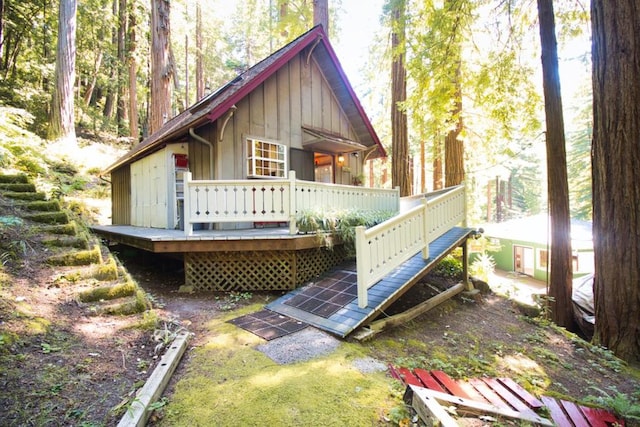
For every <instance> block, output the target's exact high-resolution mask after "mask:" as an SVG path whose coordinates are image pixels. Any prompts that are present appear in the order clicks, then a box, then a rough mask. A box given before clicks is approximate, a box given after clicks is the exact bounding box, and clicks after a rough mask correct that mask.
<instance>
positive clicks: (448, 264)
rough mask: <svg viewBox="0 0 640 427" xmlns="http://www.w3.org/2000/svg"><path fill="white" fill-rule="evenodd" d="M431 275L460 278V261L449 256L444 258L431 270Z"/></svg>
mask: <svg viewBox="0 0 640 427" xmlns="http://www.w3.org/2000/svg"><path fill="white" fill-rule="evenodd" d="M433 273H434V274H436V275H438V276H442V277H451V278H460V277H462V260H461V259H460V258H458V257H455V256H453V255H451V254H449V255H447V256H446V257H444V259H443V260H442V261H440V262H439V263H438V265H436V266H435V268H434V269H433Z"/></svg>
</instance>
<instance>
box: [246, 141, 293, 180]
mask: <svg viewBox="0 0 640 427" xmlns="http://www.w3.org/2000/svg"><path fill="white" fill-rule="evenodd" d="M247 156H248V157H247V175H249V176H250V177H257V178H263V177H276V178H284V177H285V175H286V171H287V146H286V145H283V144H278V143H275V142H268V141H261V140H259V139H247Z"/></svg>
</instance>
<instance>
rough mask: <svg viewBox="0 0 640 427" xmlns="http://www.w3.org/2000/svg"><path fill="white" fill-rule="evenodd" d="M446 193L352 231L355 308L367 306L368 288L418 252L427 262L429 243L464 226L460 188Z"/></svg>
mask: <svg viewBox="0 0 640 427" xmlns="http://www.w3.org/2000/svg"><path fill="white" fill-rule="evenodd" d="M447 190H448V191H446V192H445V191H442V190H441V191H439V192H438V193H437V194H435V195H431V196H430V195H428V194H427V195H425V197H424V198H422V199H421V204H420V205H418V206H415V207H413V208H411V209H409V210H408V211H406V212H404V213H400V214H398V215H396V216H394V217H393V218H391V219H389V220H387V221H385V222H383V223H381V224H378V225H376V226H374V227H371V228H369V229H365V227H363V226H360V227H356V243H355V246H356V267H357V271H358V306H360V307H361V308H364V307H366V306H367V304H368V301H367V292H368V290H369V288H370V287H371V286H373V285H374V284H375V283H377V282H379V281H380V280H381V279H382V278H383V277H384V276H386V275H387V274H389V273H390V272H391V271H393V270H394V269H395V268H397V267H398V266H400V264H402V263H403V262H405V261H407V260H408V259H410V258H411V257H413V256H414V255H415V254H416V253H418V252H420V251H422V257H423V258H424V259H427V258H429V243H431V242H433V241H434V240H435V239H437V238H438V237H440V236H441V235H442V234H444V233H445V232H446V231H447V230H449V229H450V228H452V227H453V226H455V225H456V224H459V223H464V221H465V216H466V209H465V192H464V186H462V185H460V186H456V187H450V188H449V189H447ZM434 196H435V197H434Z"/></svg>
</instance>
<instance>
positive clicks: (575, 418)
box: [560, 400, 590, 427]
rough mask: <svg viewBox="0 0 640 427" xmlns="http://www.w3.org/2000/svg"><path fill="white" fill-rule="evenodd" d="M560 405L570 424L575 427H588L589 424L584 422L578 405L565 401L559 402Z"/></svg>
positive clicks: (584, 419)
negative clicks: (569, 419)
mask: <svg viewBox="0 0 640 427" xmlns="http://www.w3.org/2000/svg"><path fill="white" fill-rule="evenodd" d="M560 404H561V405H562V407H563V408H564V410H565V412H566V413H567V416H568V417H569V418H571V422H572V423H573V425H575V427H590V425H589V422H588V421H587V420H586V418H585V417H584V415H582V412H580V409H579V408H578V405H576V404H575V403H573V402H569V401H567V400H560Z"/></svg>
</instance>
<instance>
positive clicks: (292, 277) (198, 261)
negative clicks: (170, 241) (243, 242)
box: [184, 246, 345, 291]
mask: <svg viewBox="0 0 640 427" xmlns="http://www.w3.org/2000/svg"><path fill="white" fill-rule="evenodd" d="M344 259H345V251H344V250H343V248H342V246H334V247H333V248H332V249H326V248H314V249H306V250H300V251H244V252H191V253H185V254H184V271H185V284H186V285H187V286H193V288H194V289H195V290H199V291H279V290H292V289H295V288H296V287H298V286H301V285H303V284H305V283H306V282H308V281H309V280H311V279H313V278H315V277H318V276H320V275H321V274H322V273H324V272H325V271H327V270H329V269H330V268H332V267H334V266H336V265H337V264H339V263H340V262H342V261H343V260H344Z"/></svg>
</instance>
